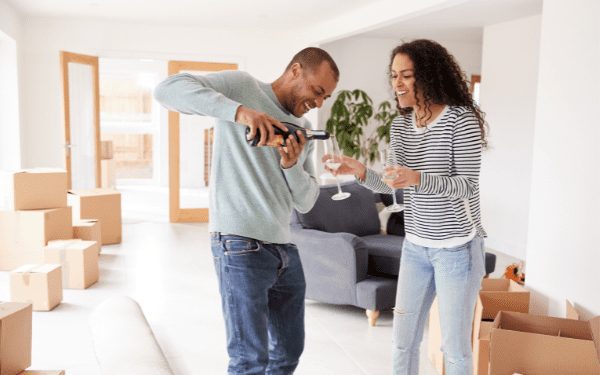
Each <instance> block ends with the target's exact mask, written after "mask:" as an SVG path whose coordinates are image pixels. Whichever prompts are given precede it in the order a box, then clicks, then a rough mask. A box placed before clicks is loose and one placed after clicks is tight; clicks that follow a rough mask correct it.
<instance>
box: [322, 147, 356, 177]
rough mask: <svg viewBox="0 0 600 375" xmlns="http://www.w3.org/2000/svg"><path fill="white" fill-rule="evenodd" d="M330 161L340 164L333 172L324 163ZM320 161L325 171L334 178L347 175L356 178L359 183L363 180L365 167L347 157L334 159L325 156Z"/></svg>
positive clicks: (327, 155) (328, 155)
mask: <svg viewBox="0 0 600 375" xmlns="http://www.w3.org/2000/svg"><path fill="white" fill-rule="evenodd" d="M332 159H333V160H334V161H335V162H338V163H341V164H340V166H339V167H338V168H337V169H335V170H334V169H333V168H331V167H329V166H328V165H327V163H326V162H327V161H328V160H332ZM321 161H322V162H323V163H325V170H327V171H328V172H330V173H331V174H333V175H334V176H337V175H340V174H349V175H354V176H356V177H357V178H358V179H360V180H361V181H364V180H365V177H366V174H367V167H365V165H364V164H363V163H361V162H359V161H358V160H356V159H352V158H351V157H348V156H339V157H334V156H333V155H330V154H325V155H323V157H322V158H321Z"/></svg>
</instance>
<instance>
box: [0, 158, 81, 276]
mask: <svg viewBox="0 0 600 375" xmlns="http://www.w3.org/2000/svg"><path fill="white" fill-rule="evenodd" d="M0 192H1V198H0V199H1V201H0V203H1V204H0V206H1V207H2V209H3V211H0V271H9V270H12V269H15V268H17V267H19V266H22V265H24V264H40V263H44V251H43V249H44V246H46V244H47V243H48V241H51V240H62V239H70V238H73V226H72V211H71V207H67V175H66V173H65V172H64V171H61V170H51V169H36V170H28V171H21V172H17V173H10V172H2V174H1V175H0Z"/></svg>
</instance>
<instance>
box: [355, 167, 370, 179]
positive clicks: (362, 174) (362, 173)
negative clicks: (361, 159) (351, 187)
mask: <svg viewBox="0 0 600 375" xmlns="http://www.w3.org/2000/svg"><path fill="white" fill-rule="evenodd" d="M354 177H356V179H357V180H358V181H360V182H365V180H366V178H367V167H366V166H365V165H364V164H362V163H361V164H360V167H359V168H358V172H357V173H356V174H355V175H354Z"/></svg>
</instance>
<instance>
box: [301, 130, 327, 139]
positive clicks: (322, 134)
mask: <svg viewBox="0 0 600 375" xmlns="http://www.w3.org/2000/svg"><path fill="white" fill-rule="evenodd" d="M305 131H306V138H307V139H329V133H328V132H326V131H325V130H312V129H306V130H305Z"/></svg>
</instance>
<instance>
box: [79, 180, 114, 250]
mask: <svg viewBox="0 0 600 375" xmlns="http://www.w3.org/2000/svg"><path fill="white" fill-rule="evenodd" d="M68 202H69V204H70V205H71V206H73V217H75V218H76V219H78V220H79V219H97V220H98V221H99V222H100V227H101V228H102V245H108V244H116V243H121V193H119V192H118V191H115V190H111V189H91V190H76V191H70V192H69V195H68Z"/></svg>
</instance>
